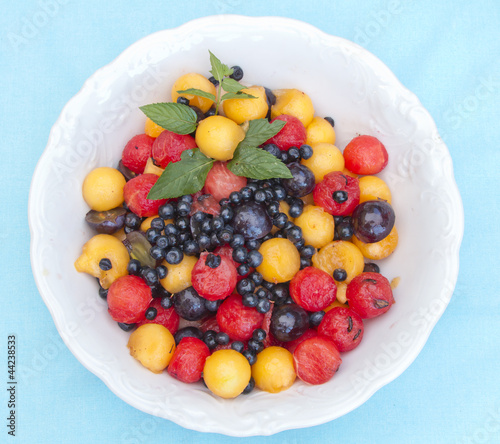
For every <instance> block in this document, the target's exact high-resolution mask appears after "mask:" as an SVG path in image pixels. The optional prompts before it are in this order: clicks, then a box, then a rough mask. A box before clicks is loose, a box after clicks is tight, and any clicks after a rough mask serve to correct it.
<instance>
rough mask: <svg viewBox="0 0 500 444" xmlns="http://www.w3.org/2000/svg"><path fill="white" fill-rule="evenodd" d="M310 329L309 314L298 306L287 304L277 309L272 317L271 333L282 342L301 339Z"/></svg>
mask: <svg viewBox="0 0 500 444" xmlns="http://www.w3.org/2000/svg"><path fill="white" fill-rule="evenodd" d="M308 328H309V316H308V314H307V312H306V311H305V310H304V309H303V308H302V307H300V306H299V305H297V304H287V305H282V306H281V307H278V308H275V309H274V311H273V315H272V317H271V325H270V331H271V333H272V334H273V336H274V337H275V338H276V339H277V340H278V341H282V342H288V341H293V340H295V339H297V338H300V336H302V335H303V334H304V332H305V331H306V330H307V329H308Z"/></svg>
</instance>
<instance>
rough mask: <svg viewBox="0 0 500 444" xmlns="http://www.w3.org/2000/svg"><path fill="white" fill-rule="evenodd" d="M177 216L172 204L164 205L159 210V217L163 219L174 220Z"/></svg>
mask: <svg viewBox="0 0 500 444" xmlns="http://www.w3.org/2000/svg"><path fill="white" fill-rule="evenodd" d="M174 215H175V208H174V206H173V205H172V204H171V203H166V204H163V205H162V206H161V207H160V208H159V209H158V216H160V217H161V218H163V219H165V220H167V219H173V217H174Z"/></svg>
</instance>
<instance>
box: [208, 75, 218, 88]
mask: <svg viewBox="0 0 500 444" xmlns="http://www.w3.org/2000/svg"><path fill="white" fill-rule="evenodd" d="M208 81H209V82H210V83H212V84H213V85H214V86H219V81H218V80H217V79H216V78H215V77H214V76H212V77H209V78H208Z"/></svg>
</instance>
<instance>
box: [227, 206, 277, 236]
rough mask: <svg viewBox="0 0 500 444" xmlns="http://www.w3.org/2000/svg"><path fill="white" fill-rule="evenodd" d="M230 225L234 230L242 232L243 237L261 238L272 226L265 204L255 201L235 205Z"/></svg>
mask: <svg viewBox="0 0 500 444" xmlns="http://www.w3.org/2000/svg"><path fill="white" fill-rule="evenodd" d="M232 225H233V227H234V231H235V232H236V233H239V234H242V235H243V237H244V238H245V239H261V238H263V237H264V236H265V235H266V234H268V233H270V232H271V229H272V228H273V222H272V220H271V218H270V217H269V215H268V214H267V211H266V207H265V205H263V204H260V203H257V202H246V203H243V204H241V205H239V206H237V207H236V208H235V210H234V218H233V223H232Z"/></svg>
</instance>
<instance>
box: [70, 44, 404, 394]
mask: <svg viewBox="0 0 500 444" xmlns="http://www.w3.org/2000/svg"><path fill="white" fill-rule="evenodd" d="M209 54H210V64H211V70H210V74H211V76H208V75H207V76H205V75H202V74H199V73H188V74H185V75H183V76H181V77H180V78H178V79H176V80H175V82H174V83H173V86H172V91H171V101H169V102H162V103H155V104H150V105H145V106H143V107H141V110H142V111H143V112H144V114H145V123H144V133H142V134H138V135H135V136H134V137H132V138H131V139H130V141H129V142H128V143H127V144H126V145H125V146H124V147H123V151H122V156H121V160H120V161H119V164H118V165H117V166H116V168H113V167H109V166H102V167H99V168H96V169H94V170H92V171H91V172H90V173H89V174H88V175H87V176H86V178H85V180H84V182H83V185H82V191H83V198H84V200H85V202H86V203H87V205H88V207H89V211H88V213H87V214H86V216H85V220H86V222H87V223H88V224H89V226H90V227H91V228H92V230H93V231H94V235H93V236H92V237H91V238H90V239H89V240H88V242H87V243H86V244H85V245H84V246H83V249H82V254H81V255H80V257H78V258H77V260H76V262H75V267H76V270H77V271H79V272H84V273H88V274H89V275H91V276H93V277H95V278H97V282H98V286H97V291H96V293H98V295H99V296H100V297H101V298H103V299H105V300H106V301H107V305H108V312H109V316H110V318H111V319H112V320H113V321H114V322H116V323H117V325H118V327H119V328H121V329H122V330H124V331H125V332H128V333H130V335H129V337H128V343H127V344H125V342H126V341H124V347H125V345H127V347H128V349H129V352H130V355H131V356H132V357H133V358H135V360H137V362H138V363H140V365H143V366H144V367H145V368H147V369H148V370H150V371H151V372H154V373H158V374H162V375H163V376H162V377H166V378H169V377H172V378H175V379H178V380H180V381H182V382H185V383H187V384H201V383H204V384H205V386H206V387H207V388H208V390H210V391H211V392H212V393H213V394H215V395H216V396H219V397H222V398H235V397H237V396H239V395H244V394H248V393H250V392H251V391H252V390H254V389H260V390H264V391H267V392H270V393H278V392H281V391H283V390H286V389H288V388H290V387H291V386H292V385H293V383H294V381H295V380H296V379H297V378H298V379H300V380H302V381H303V382H305V383H307V384H323V383H326V382H327V381H329V380H330V379H331V378H333V377H334V375H335V373H336V372H337V371H339V369H340V370H341V364H342V355H343V354H344V353H348V352H349V351H351V350H353V349H354V348H356V347H358V346H359V344H360V343H361V341H362V339H363V335H364V333H365V323H366V320H367V319H371V318H376V317H378V316H380V315H382V314H384V313H386V312H387V311H388V310H389V309H390V308H391V306H392V304H393V303H394V297H393V292H392V286H391V283H390V282H389V281H388V279H387V278H386V277H384V276H383V275H382V274H381V270H380V266H379V264H380V263H378V264H377V263H375V262H374V261H380V260H382V259H384V258H386V257H388V256H389V255H390V254H392V253H393V251H394V250H395V248H396V246H397V243H398V233H397V230H396V225H395V219H396V217H395V213H394V210H393V208H392V206H391V192H390V190H389V187H388V186H387V184H386V183H385V182H384V181H383V180H382V179H381V178H380V177H378V176H377V174H378V173H380V172H381V171H382V170H383V169H384V168H385V167H386V166H387V163H388V161H389V158H388V154H387V150H386V148H385V147H384V145H383V144H382V142H381V141H380V140H378V139H377V138H376V137H374V136H372V135H359V136H356V137H354V138H353V139H352V140H351V141H350V142H349V143H348V144H347V145H346V146H345V147H343V150H340V149H339V148H338V147H337V146H336V145H335V142H336V134H335V127H334V121H333V119H332V118H331V117H328V116H326V117H322V116H318V115H316V113H315V110H314V105H313V102H312V100H311V98H310V97H309V96H308V95H307V94H306V93H305V92H303V91H301V90H299V89H274V90H271V89H268V88H266V87H264V86H261V85H245V84H243V83H241V82H243V70H242V68H241V67H239V66H233V67H229V66H228V65H225V64H223V63H222V62H221V61H220V60H219V59H218V58H217V57H216V56H215V55H214V54H212V53H209ZM252 80H253V79H252ZM375 322H376V321H375ZM367 327H368V329H369V324H368V323H367ZM367 334H369V332H367ZM138 365H139V364H138Z"/></svg>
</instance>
